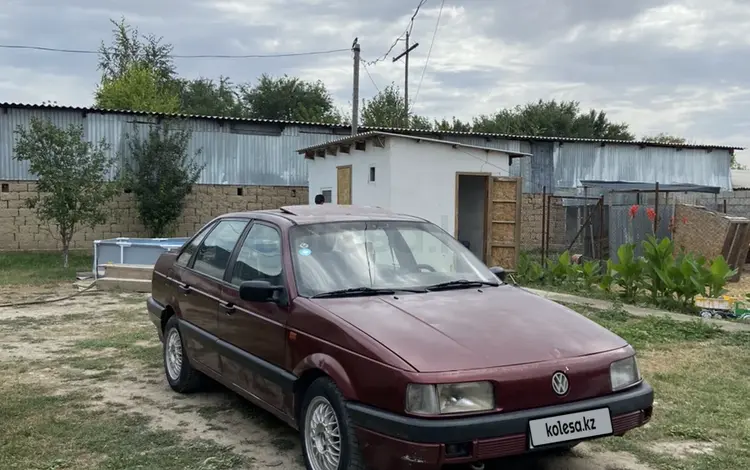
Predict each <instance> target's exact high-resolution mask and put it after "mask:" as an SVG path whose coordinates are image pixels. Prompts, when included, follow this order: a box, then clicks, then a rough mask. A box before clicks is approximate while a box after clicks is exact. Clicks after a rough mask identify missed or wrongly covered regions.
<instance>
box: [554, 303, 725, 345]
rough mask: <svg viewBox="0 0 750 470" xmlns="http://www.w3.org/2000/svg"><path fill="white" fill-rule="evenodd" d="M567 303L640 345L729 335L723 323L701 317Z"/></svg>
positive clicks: (632, 342) (633, 343) (666, 343)
mask: <svg viewBox="0 0 750 470" xmlns="http://www.w3.org/2000/svg"><path fill="white" fill-rule="evenodd" d="M567 306H568V307H570V308H572V309H573V310H576V311H577V312H579V313H582V314H584V315H586V316H587V317H589V318H590V319H592V320H594V321H595V322H597V323H599V324H600V325H602V326H603V327H605V328H607V329H608V330H610V331H612V332H614V333H615V334H616V335H619V336H621V337H622V338H624V339H625V340H626V341H628V342H629V343H630V344H632V345H633V347H634V348H636V349H644V348H649V347H658V346H664V345H668V344H676V343H684V342H695V341H707V340H710V339H715V338H720V337H722V338H726V337H727V334H725V333H724V332H723V331H722V330H721V329H720V328H719V327H717V326H715V325H713V324H708V323H706V322H704V321H702V320H700V319H695V320H693V321H677V320H674V319H672V318H669V317H666V316H655V315H651V316H647V317H636V316H633V315H630V314H628V313H627V312H625V311H624V310H620V309H616V308H613V309H610V310H599V309H595V308H592V307H587V306H581V305H567Z"/></svg>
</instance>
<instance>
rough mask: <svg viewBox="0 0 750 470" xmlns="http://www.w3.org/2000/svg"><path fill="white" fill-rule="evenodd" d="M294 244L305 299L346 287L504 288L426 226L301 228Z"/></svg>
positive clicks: (362, 289) (442, 234)
mask: <svg viewBox="0 0 750 470" xmlns="http://www.w3.org/2000/svg"><path fill="white" fill-rule="evenodd" d="M290 243H291V248H292V258H293V264H294V275H295V279H296V282H297V290H298V291H299V294H300V295H301V296H304V297H312V296H318V295H321V296H322V295H326V294H330V293H333V292H336V291H342V290H345V289H355V290H358V292H360V293H362V292H373V290H377V291H389V290H393V291H400V290H407V291H408V290H416V291H419V290H421V291H425V289H427V288H432V287H435V286H437V285H444V284H445V283H449V284H448V285H450V286H452V287H455V288H460V287H471V286H472V285H476V284H479V285H482V284H492V285H498V284H499V281H498V279H497V277H495V276H494V275H493V274H492V272H490V270H489V269H488V268H487V267H486V266H485V265H484V264H483V263H482V262H481V261H480V260H478V259H477V258H476V256H474V254H472V253H471V252H470V251H469V250H468V249H467V248H466V247H465V246H463V245H462V244H461V243H459V242H458V241H456V240H455V239H454V238H453V237H451V236H450V235H448V234H447V233H446V232H444V231H443V230H441V229H440V228H438V227H437V226H435V225H433V224H431V223H427V222H403V221H396V222H394V221H367V222H335V223H320V224H311V225H300V226H296V227H294V228H293V229H292V230H291V233H290ZM467 281H468V282H467ZM443 287H444V286H443Z"/></svg>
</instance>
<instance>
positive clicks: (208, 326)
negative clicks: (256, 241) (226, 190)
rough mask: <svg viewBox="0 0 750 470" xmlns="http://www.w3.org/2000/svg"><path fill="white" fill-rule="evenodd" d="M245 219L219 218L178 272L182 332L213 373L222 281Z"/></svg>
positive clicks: (191, 351) (218, 365) (195, 356)
mask: <svg viewBox="0 0 750 470" xmlns="http://www.w3.org/2000/svg"><path fill="white" fill-rule="evenodd" d="M247 224H248V220H247V219H221V220H220V221H219V222H217V223H216V224H215V226H214V227H213V229H212V230H211V231H210V232H209V233H208V234H207V235H206V236H205V238H204V239H203V240H202V242H201V243H200V245H199V246H198V248H197V250H196V252H195V253H194V255H193V256H192V257H191V258H190V261H189V263H188V265H187V266H185V267H184V268H182V273H181V275H180V281H181V285H180V286H179V287H178V288H179V290H180V296H181V299H180V309H181V313H182V317H181V319H182V322H181V323H180V330H181V332H182V335H183V337H184V338H185V341H186V342H187V345H186V346H187V347H188V348H189V350H188V353H189V354H190V357H191V358H192V359H195V360H196V361H198V362H200V363H202V364H203V365H205V366H206V367H208V368H210V369H211V370H213V371H214V372H216V373H221V362H220V360H219V353H218V351H217V344H216V337H217V336H218V335H219V324H218V319H217V316H218V308H219V303H220V302H221V283H223V278H224V273H225V270H226V268H227V266H228V265H229V259H230V258H231V256H232V251H233V250H234V248H235V245H236V244H237V241H238V240H239V239H240V236H241V235H242V233H243V231H244V230H245V227H246V226H247Z"/></svg>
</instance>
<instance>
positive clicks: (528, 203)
mask: <svg viewBox="0 0 750 470" xmlns="http://www.w3.org/2000/svg"><path fill="white" fill-rule="evenodd" d="M543 205H544V204H543V199H542V195H541V194H524V195H523V201H522V203H521V249H522V250H525V251H531V250H537V251H540V250H541V249H542V212H543V210H546V209H543ZM550 212H551V213H552V218H551V219H550V221H549V233H550V240H549V245H550V249H551V250H553V251H555V250H559V249H562V247H563V246H565V245H566V244H565V208H564V207H563V205H562V200H561V199H559V198H553V199H552V201H551V204H550Z"/></svg>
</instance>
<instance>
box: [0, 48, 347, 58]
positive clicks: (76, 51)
mask: <svg viewBox="0 0 750 470" xmlns="http://www.w3.org/2000/svg"><path fill="white" fill-rule="evenodd" d="M0 49H22V50H33V51H43V52H58V53H65V54H99V51H92V50H84V49H60V48H56V47H43V46H27V45H16V44H0ZM338 52H349V49H330V50H324V51H310V52H287V53H280V54H239V55H232V54H170V57H172V58H174V59H263V58H274V57H297V56H307V55H321V54H334V53H338Z"/></svg>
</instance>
